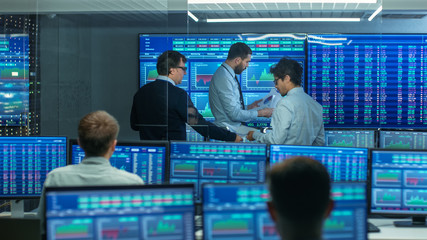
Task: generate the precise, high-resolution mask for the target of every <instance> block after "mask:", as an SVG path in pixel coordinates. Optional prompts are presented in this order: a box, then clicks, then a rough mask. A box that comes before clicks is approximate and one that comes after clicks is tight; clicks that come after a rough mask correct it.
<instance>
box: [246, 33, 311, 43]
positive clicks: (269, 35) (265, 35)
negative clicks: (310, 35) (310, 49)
mask: <svg viewBox="0 0 427 240" xmlns="http://www.w3.org/2000/svg"><path fill="white" fill-rule="evenodd" d="M270 37H291V38H293V39H298V40H305V36H304V37H297V36H295V35H294V34H289V33H283V34H282V33H281V34H276V33H273V34H264V35H262V36H259V37H249V35H248V41H258V40H263V39H266V38H270Z"/></svg>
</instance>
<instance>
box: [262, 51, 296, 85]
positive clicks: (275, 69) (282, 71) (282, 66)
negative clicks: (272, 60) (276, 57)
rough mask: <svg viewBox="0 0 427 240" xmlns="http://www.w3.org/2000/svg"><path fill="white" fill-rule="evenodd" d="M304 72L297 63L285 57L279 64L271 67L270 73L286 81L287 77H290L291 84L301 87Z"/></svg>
mask: <svg viewBox="0 0 427 240" xmlns="http://www.w3.org/2000/svg"><path fill="white" fill-rule="evenodd" d="M302 70H303V69H302V67H301V65H300V64H299V63H298V62H297V61H295V60H293V59H289V58H286V57H284V58H282V59H280V61H279V62H278V63H277V64H275V65H273V66H271V68H270V73H271V74H273V75H274V76H275V77H278V78H280V79H284V78H285V76H286V75H289V77H290V78H291V82H292V83H293V84H294V85H295V86H301V83H302Z"/></svg>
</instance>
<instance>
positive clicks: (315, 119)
mask: <svg viewBox="0 0 427 240" xmlns="http://www.w3.org/2000/svg"><path fill="white" fill-rule="evenodd" d="M270 72H271V73H272V74H273V76H274V84H275V85H276V88H277V90H278V91H279V92H280V94H281V95H282V96H286V97H284V98H282V99H280V101H279V102H278V103H277V106H276V108H275V110H274V112H273V117H272V119H271V126H272V127H273V130H272V131H271V132H267V133H266V134H262V133H261V132H258V131H255V132H253V131H250V132H249V133H248V135H247V137H246V138H247V139H248V140H250V141H253V140H256V141H258V142H261V143H270V144H289V145H314V146H323V145H325V129H324V126H323V109H322V105H320V104H319V103H318V102H316V101H315V100H313V98H312V97H311V96H309V95H308V94H306V93H305V92H304V89H303V88H302V87H301V81H302V79H301V77H302V67H301V65H300V64H299V63H298V62H297V61H295V60H292V59H287V58H282V59H281V60H280V61H279V63H277V64H276V65H274V66H272V67H271V69H270Z"/></svg>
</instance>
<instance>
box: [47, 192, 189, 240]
mask: <svg viewBox="0 0 427 240" xmlns="http://www.w3.org/2000/svg"><path fill="white" fill-rule="evenodd" d="M193 191H194V190H193V185H191V184H186V185H173V186H171V185H143V186H114V187H110V186H102V187H66V188H46V205H45V206H46V208H45V209H46V214H45V216H46V236H47V239H48V240H54V239H93V240H95V239H194V201H193Z"/></svg>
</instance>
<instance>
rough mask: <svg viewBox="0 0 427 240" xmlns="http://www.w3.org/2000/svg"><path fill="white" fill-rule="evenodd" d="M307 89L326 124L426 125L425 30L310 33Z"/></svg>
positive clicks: (332, 125) (412, 126)
mask: <svg viewBox="0 0 427 240" xmlns="http://www.w3.org/2000/svg"><path fill="white" fill-rule="evenodd" d="M307 39H308V46H307V49H308V52H307V56H308V58H307V63H308V67H307V68H308V69H309V71H308V82H309V84H308V94H310V95H311V96H312V97H313V98H314V99H315V100H316V101H318V102H319V103H320V104H321V105H322V106H323V119H324V122H325V124H326V126H329V127H381V126H387V128H423V127H425V126H426V125H427V108H426V107H425V106H426V101H427V93H426V91H427V88H426V87H427V61H426V59H427V52H426V50H427V45H426V44H425V42H426V36H423V35H308V37H307Z"/></svg>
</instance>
